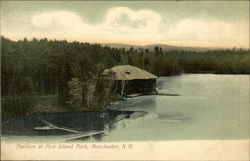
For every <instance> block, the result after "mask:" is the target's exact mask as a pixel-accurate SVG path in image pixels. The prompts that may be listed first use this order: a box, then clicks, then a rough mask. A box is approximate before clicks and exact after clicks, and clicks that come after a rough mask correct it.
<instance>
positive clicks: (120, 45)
mask: <svg viewBox="0 0 250 161" xmlns="http://www.w3.org/2000/svg"><path fill="white" fill-rule="evenodd" d="M101 45H102V46H109V47H112V48H125V50H129V49H130V48H131V47H133V48H135V49H139V48H143V49H149V50H150V51H152V50H154V48H155V47H156V46H158V47H161V48H162V50H163V51H170V50H185V51H207V50H218V49H220V48H207V47H195V46H194V47H187V46H173V45H167V44H151V45H145V46H139V45H129V44H115V43H104V44H101Z"/></svg>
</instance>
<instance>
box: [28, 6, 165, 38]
mask: <svg viewBox="0 0 250 161" xmlns="http://www.w3.org/2000/svg"><path fill="white" fill-rule="evenodd" d="M160 23H161V16H160V15H159V14H157V13H155V12H153V11H151V10H145V9H144V10H138V11H134V10H132V9H130V8H127V7H115V8H111V9H109V10H108V11H107V13H106V14H105V16H104V20H103V21H102V22H100V23H99V24H94V25H93V24H88V23H86V22H84V20H83V19H82V18H81V17H80V16H78V15H77V14H75V13H73V12H69V11H51V12H45V13H39V14H36V15H34V16H33V17H32V24H33V26H34V27H36V28H40V29H41V30H45V29H46V30H47V29H51V30H53V32H54V33H58V32H60V31H61V30H63V32H64V34H73V35H76V34H78V35H89V36H90V34H92V36H95V37H98V36H99V37H104V36H111V37H112V35H111V34H113V35H119V36H120V37H124V36H127V37H128V36H131V34H137V35H138V32H139V33H143V32H155V31H157V29H158V28H159V24H160ZM124 33H125V34H124ZM128 34H129V35H128Z"/></svg>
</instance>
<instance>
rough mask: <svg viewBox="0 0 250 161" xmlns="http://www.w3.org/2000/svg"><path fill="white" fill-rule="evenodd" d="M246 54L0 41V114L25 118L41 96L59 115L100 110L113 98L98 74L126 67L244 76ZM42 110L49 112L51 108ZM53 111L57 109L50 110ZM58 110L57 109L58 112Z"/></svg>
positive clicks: (249, 54) (247, 66) (164, 73)
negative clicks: (50, 101)
mask: <svg viewBox="0 0 250 161" xmlns="http://www.w3.org/2000/svg"><path fill="white" fill-rule="evenodd" d="M249 62H250V51H249V49H248V50H246V49H235V48H234V49H223V50H222V49H221V50H208V51H204V52H196V51H183V50H171V51H164V50H163V49H161V48H160V47H157V46H156V47H155V48H154V50H153V51H152V50H148V49H143V48H138V49H134V48H132V47H131V48H130V49H129V50H125V49H124V48H111V47H108V46H105V47H103V46H101V45H100V44H89V43H81V42H67V41H65V40H64V41H58V40H48V39H46V38H44V39H40V40H38V39H35V38H34V39H32V40H30V41H29V40H27V39H23V40H19V41H12V40H9V39H7V38H4V37H1V77H2V81H1V87H2V90H1V100H2V114H3V115H11V116H16V115H27V114H30V113H31V112H30V111H32V108H33V107H34V106H35V105H36V104H37V103H38V102H39V99H42V98H43V97H44V98H45V97H46V96H55V97H56V98H58V106H57V107H59V108H62V109H65V110H64V111H79V110H100V109H103V108H104V107H106V106H107V105H108V104H110V103H111V102H113V101H115V100H117V99H119V97H121V96H119V95H116V94H114V92H112V90H110V89H112V88H111V86H112V83H110V82H109V81H107V80H104V79H102V77H101V74H102V72H103V70H105V69H107V68H111V67H113V66H115V65H123V64H130V65H133V66H137V67H139V68H142V69H145V70H147V71H149V72H151V73H153V74H155V75H157V76H169V75H177V74H180V73H215V74H250V63H249ZM50 108H51V109H49V110H47V111H53V108H54V107H50ZM54 111H55V112H56V111H58V110H54ZM62 111H63V110H62Z"/></svg>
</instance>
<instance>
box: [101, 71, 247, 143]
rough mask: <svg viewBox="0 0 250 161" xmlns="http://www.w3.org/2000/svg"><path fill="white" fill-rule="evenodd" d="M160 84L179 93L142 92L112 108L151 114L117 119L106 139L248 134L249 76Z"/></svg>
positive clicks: (192, 77)
mask: <svg viewBox="0 0 250 161" xmlns="http://www.w3.org/2000/svg"><path fill="white" fill-rule="evenodd" d="M157 88H158V89H159V90H160V91H163V92H168V93H178V94H180V96H142V97H136V98H131V99H127V100H126V101H124V102H123V103H121V104H119V105H116V106H113V108H114V109H120V110H131V111H147V112H148V113H147V115H145V116H143V117H140V118H136V119H132V118H131V119H125V120H122V121H120V122H118V123H117V124H116V128H115V129H113V130H112V131H111V132H110V133H109V134H108V135H107V136H106V137H104V138H103V141H138V140H141V141H145V140H154V141H157V140H190V139H246V138H249V75H214V74H183V75H180V76H171V77H160V78H159V79H158V80H157Z"/></svg>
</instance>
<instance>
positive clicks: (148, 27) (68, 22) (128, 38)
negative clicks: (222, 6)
mask: <svg viewBox="0 0 250 161" xmlns="http://www.w3.org/2000/svg"><path fill="white" fill-rule="evenodd" d="M163 18H164V19H167V18H168V19H169V20H171V17H163V16H162V15H160V14H159V13H157V12H155V11H153V10H149V9H140V10H133V9H131V8H128V7H114V8H110V9H109V10H107V11H106V13H105V14H104V15H103V19H102V21H101V22H99V23H98V24H91V23H87V22H86V21H85V19H84V17H81V16H79V15H77V14H76V13H74V12H70V11H62V10H61V11H50V12H42V13H36V14H35V15H34V16H33V17H32V19H31V24H32V27H31V28H29V33H28V34H29V36H30V35H32V36H31V37H37V36H38V37H41V36H42V37H50V38H63V39H64V38H65V39H70V38H71V40H72V39H74V40H81V41H95V42H98V41H99V42H100V41H106V42H120V43H121V42H123V43H129V42H137V43H138V44H140V43H144V44H145V43H169V42H177V43H180V44H191V45H197V44H199V43H200V42H202V43H203V44H208V45H209V44H211V45H213V46H216V44H218V42H219V43H220V44H219V45H223V43H224V44H230V43H231V44H233V43H238V44H239V42H241V44H243V46H246V44H247V43H248V42H249V41H248V36H247V35H248V34H249V31H248V28H249V24H247V25H245V26H244V27H242V26H241V24H233V23H227V22H224V21H221V20H215V19H198V18H184V19H182V20H179V21H178V22H175V23H174V24H171V23H167V22H164V21H163ZM168 22H171V21H168ZM7 30H8V29H4V32H6V33H7ZM8 33H11V32H9V31H8ZM19 35H20V34H19ZM195 43H196V44H195ZM247 45H248V44H247Z"/></svg>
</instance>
